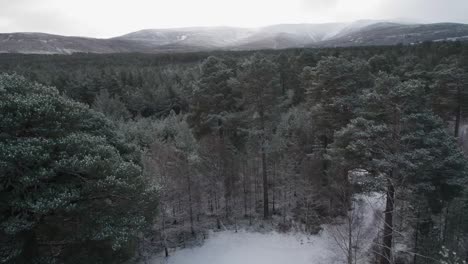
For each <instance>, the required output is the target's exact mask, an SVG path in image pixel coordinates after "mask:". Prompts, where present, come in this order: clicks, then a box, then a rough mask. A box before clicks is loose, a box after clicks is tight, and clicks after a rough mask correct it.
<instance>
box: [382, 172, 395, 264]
mask: <svg viewBox="0 0 468 264" xmlns="http://www.w3.org/2000/svg"><path fill="white" fill-rule="evenodd" d="M394 173H395V172H392V174H394ZM387 184H388V186H387V202H386V205H385V212H384V216H385V220H384V221H385V222H384V231H383V250H382V256H381V259H380V264H391V263H392V242H393V210H394V202H395V201H394V198H395V188H394V186H393V184H392V182H391V181H390V180H388V183H387Z"/></svg>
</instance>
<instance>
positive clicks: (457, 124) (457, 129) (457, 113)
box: [454, 87, 461, 138]
mask: <svg viewBox="0 0 468 264" xmlns="http://www.w3.org/2000/svg"><path fill="white" fill-rule="evenodd" d="M460 101H461V90H460V87H457V109H456V110H455V128H454V129H455V131H454V135H455V137H456V138H457V137H458V134H459V132H460V120H461V102H460Z"/></svg>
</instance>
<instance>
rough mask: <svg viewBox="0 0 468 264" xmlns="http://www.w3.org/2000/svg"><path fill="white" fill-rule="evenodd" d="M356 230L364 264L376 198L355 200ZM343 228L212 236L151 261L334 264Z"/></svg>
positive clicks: (376, 217)
mask: <svg viewBox="0 0 468 264" xmlns="http://www.w3.org/2000/svg"><path fill="white" fill-rule="evenodd" d="M356 198H357V202H356V203H357V204H356V205H357V206H356V208H357V209H356V210H357V211H356V212H357V215H361V216H362V221H361V224H360V225H359V226H360V229H359V234H360V241H359V249H360V251H361V254H359V261H358V263H366V262H367V261H366V254H365V253H366V252H367V251H368V250H369V249H370V247H371V245H372V240H373V239H374V238H375V237H376V236H377V233H378V230H379V226H380V224H379V223H380V219H381V211H382V209H383V206H384V203H383V199H382V197H381V196H380V195H379V194H372V195H368V196H362V195H361V196H356ZM342 228H344V224H343V225H335V226H333V225H324V226H323V230H322V231H321V232H320V233H319V234H318V235H312V236H307V235H304V234H283V233H276V232H273V233H267V234H263V233H252V232H247V231H239V232H237V233H236V232H234V231H223V232H216V233H215V232H213V233H211V234H210V236H209V238H208V239H207V240H206V241H205V243H204V244H203V245H202V246H200V247H196V248H186V249H180V250H178V251H176V252H174V253H173V254H172V256H170V257H169V258H167V259H165V258H163V257H155V258H154V259H153V260H152V261H151V263H152V264H335V263H336V264H338V263H344V262H343V261H344V253H343V251H342V250H341V249H340V247H339V246H338V244H337V239H336V238H338V237H339V236H338V235H337V234H338V233H337V232H341V231H344V230H340V229H342Z"/></svg>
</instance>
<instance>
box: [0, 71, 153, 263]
mask: <svg viewBox="0 0 468 264" xmlns="http://www.w3.org/2000/svg"><path fill="white" fill-rule="evenodd" d="M0 120H1V121H0V177H1V178H0V197H1V202H0V228H1V229H0V234H1V235H0V237H1V238H0V245H1V248H2V250H1V252H0V260H1V262H2V263H3V262H7V263H31V262H33V261H38V262H46V263H50V262H53V261H57V262H58V263H63V262H66V263H83V262H85V263H115V261H117V262H118V261H122V260H123V259H125V258H128V256H131V254H133V253H132V251H130V255H128V254H129V252H126V251H128V250H129V249H130V248H129V247H131V246H132V243H135V241H136V237H137V235H138V233H139V232H141V231H142V230H143V229H144V228H145V226H147V225H148V223H149V222H150V221H151V219H152V214H153V213H154V205H153V204H152V203H153V198H152V197H154V193H152V192H151V188H150V186H145V181H144V179H143V178H142V174H141V168H140V166H139V165H138V163H139V153H138V150H137V148H135V147H134V146H132V145H129V144H126V143H125V142H124V141H123V140H122V138H121V137H120V136H119V134H117V133H116V132H115V127H114V126H113V125H112V124H111V123H110V122H109V121H108V120H107V119H106V118H105V117H104V116H103V115H102V114H99V113H97V112H94V111H92V110H90V109H89V108H88V107H87V106H85V105H83V104H82V103H78V102H75V101H72V100H70V99H66V98H63V97H61V96H60V95H59V93H58V91H57V90H56V89H55V88H51V87H47V86H42V85H39V84H35V83H31V82H29V81H27V80H26V79H24V78H22V77H18V76H15V75H5V74H3V75H0Z"/></svg>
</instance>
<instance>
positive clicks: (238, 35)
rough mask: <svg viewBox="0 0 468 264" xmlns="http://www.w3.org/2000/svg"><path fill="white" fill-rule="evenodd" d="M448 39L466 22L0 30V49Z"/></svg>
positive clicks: (466, 36) (464, 31)
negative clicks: (107, 33)
mask: <svg viewBox="0 0 468 264" xmlns="http://www.w3.org/2000/svg"><path fill="white" fill-rule="evenodd" d="M453 40H461V41H468V24H461V23H450V22H446V23H432V24H417V23H398V22H391V21H383V20H358V21H354V22H351V23H340V22H337V23H321V24H310V23H301V24H276V25H270V26H265V27H260V28H241V27H227V26H226V27H184V28H165V29H164V28H163V29H142V30H139V31H135V32H130V33H128V34H124V35H122V36H117V37H113V38H89V37H77V36H61V35H54V34H48V33H40V32H38V33H36V32H17V33H0V53H25V54H29V53H31V54H72V53H78V52H81V53H124V52H125V53H130V52H140V53H163V52H184V51H208V50H255V49H285V48H303V47H338V46H366V45H395V44H399V43H402V44H415V43H420V42H425V41H453Z"/></svg>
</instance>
